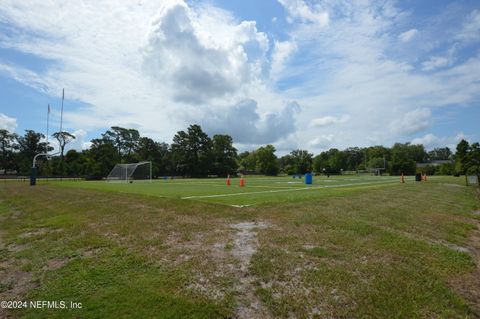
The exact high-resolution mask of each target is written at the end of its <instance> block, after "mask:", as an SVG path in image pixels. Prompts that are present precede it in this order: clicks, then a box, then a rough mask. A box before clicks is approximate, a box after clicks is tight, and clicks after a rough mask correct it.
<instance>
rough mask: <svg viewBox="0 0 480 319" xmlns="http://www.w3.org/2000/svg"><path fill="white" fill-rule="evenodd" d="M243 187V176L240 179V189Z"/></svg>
mask: <svg viewBox="0 0 480 319" xmlns="http://www.w3.org/2000/svg"><path fill="white" fill-rule="evenodd" d="M243 186H245V179H243V176H242V177H240V187H243Z"/></svg>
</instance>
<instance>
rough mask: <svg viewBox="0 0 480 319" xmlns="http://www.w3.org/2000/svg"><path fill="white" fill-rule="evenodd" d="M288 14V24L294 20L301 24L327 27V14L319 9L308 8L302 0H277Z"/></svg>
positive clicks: (317, 7) (316, 7)
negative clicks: (307, 23)
mask: <svg viewBox="0 0 480 319" xmlns="http://www.w3.org/2000/svg"><path fill="white" fill-rule="evenodd" d="M278 1H279V2H280V3H281V4H282V5H283V6H284V7H285V9H286V10H287V12H288V14H289V22H290V23H292V22H293V21H294V20H295V19H297V20H300V21H302V22H309V23H315V24H317V25H319V26H322V27H323V26H327V25H328V23H329V20H330V18H329V14H328V12H327V11H325V10H322V8H321V7H319V6H318V5H317V6H314V7H311V6H308V5H307V4H306V3H305V1H303V0H278Z"/></svg>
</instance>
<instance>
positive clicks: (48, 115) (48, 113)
mask: <svg viewBox="0 0 480 319" xmlns="http://www.w3.org/2000/svg"><path fill="white" fill-rule="evenodd" d="M49 120H50V104H48V110H47V153H48V124H49Z"/></svg>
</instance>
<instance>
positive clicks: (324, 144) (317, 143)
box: [308, 134, 334, 149]
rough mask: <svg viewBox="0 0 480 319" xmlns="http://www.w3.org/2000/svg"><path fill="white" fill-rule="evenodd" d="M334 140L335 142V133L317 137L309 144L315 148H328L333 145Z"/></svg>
mask: <svg viewBox="0 0 480 319" xmlns="http://www.w3.org/2000/svg"><path fill="white" fill-rule="evenodd" d="M333 142H334V135H333V134H326V135H321V136H318V137H315V138H314V139H313V140H311V141H310V142H309V143H308V144H309V145H310V146H311V147H314V148H318V149H327V148H329V147H330V146H332V144H333Z"/></svg>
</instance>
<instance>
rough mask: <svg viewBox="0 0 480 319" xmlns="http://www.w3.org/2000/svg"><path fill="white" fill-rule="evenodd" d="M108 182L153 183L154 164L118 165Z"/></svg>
mask: <svg viewBox="0 0 480 319" xmlns="http://www.w3.org/2000/svg"><path fill="white" fill-rule="evenodd" d="M106 180H107V182H125V183H128V182H132V181H150V182H151V181H152V162H150V161H144V162H139V163H125V164H116V165H115V166H114V167H113V169H112V170H111V171H110V173H109V174H108V176H107V179H106Z"/></svg>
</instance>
